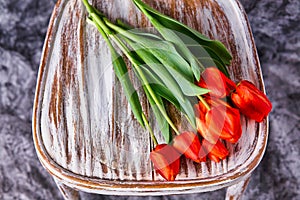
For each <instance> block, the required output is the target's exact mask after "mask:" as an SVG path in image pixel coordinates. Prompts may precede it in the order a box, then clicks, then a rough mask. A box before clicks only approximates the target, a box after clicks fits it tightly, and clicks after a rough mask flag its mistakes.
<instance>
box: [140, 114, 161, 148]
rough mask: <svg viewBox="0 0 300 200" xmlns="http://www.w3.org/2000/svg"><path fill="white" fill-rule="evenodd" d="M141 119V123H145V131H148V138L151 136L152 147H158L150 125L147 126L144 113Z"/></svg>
mask: <svg viewBox="0 0 300 200" xmlns="http://www.w3.org/2000/svg"><path fill="white" fill-rule="evenodd" d="M142 118H143V121H144V123H145V126H146V128H147V130H148V131H149V133H150V136H151V139H152V141H153V143H154V145H155V146H156V145H158V142H157V139H156V137H155V135H154V133H153V131H152V129H151V127H150V125H149V122H148V120H147V118H146V116H145V115H144V113H143V114H142Z"/></svg>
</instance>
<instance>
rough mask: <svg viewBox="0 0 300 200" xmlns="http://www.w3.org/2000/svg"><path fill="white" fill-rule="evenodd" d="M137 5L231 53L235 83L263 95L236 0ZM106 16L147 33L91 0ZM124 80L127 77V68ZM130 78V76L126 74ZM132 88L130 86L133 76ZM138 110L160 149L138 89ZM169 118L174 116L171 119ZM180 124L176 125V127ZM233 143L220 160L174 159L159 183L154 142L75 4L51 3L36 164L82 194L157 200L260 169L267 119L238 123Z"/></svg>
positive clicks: (132, 15)
mask: <svg viewBox="0 0 300 200" xmlns="http://www.w3.org/2000/svg"><path fill="white" fill-rule="evenodd" d="M145 2H146V3H148V4H150V5H151V6H152V7H154V8H156V9H158V10H159V11H161V12H162V13H165V14H167V15H169V16H171V17H173V18H175V19H177V20H179V21H181V22H183V23H185V24H187V25H188V26H190V27H192V28H195V29H197V30H198V31H200V32H201V33H203V34H205V35H207V36H208V37H210V38H213V39H218V40H220V41H221V42H223V43H224V44H225V46H226V47H227V48H228V49H229V51H230V52H231V53H232V56H233V60H232V64H231V66H229V72H230V75H231V78H232V79H233V80H234V81H239V80H241V79H247V80H250V81H252V82H253V83H254V84H256V85H257V86H258V87H259V88H261V89H262V90H264V84H263V80H262V75H261V69H260V64H259V60H258V56H257V52H256V47H255V44H254V40H253V37H252V33H251V30H250V26H249V24H248V21H247V18H246V14H245V12H244V10H243V8H242V7H241V4H240V3H239V2H238V1H236V0H209V1H202V0H147V1H145ZM94 5H96V7H97V8H98V9H99V10H101V11H102V12H103V13H104V14H106V15H107V16H108V17H109V18H110V19H112V20H114V19H116V18H120V19H123V20H125V21H126V22H127V23H129V24H131V25H132V26H134V27H149V26H150V24H149V22H148V21H147V20H146V18H145V17H144V16H142V14H141V13H140V12H139V11H138V10H137V9H136V8H135V7H134V5H133V4H132V2H131V1H130V0H115V1H112V0H97V1H94ZM129 73H131V74H132V72H131V71H129ZM131 77H132V76H131ZM133 81H134V83H135V86H136V88H138V87H139V85H138V81H137V80H136V79H135V78H134V77H133ZM139 93H140V95H141V96H142V99H141V101H142V106H143V110H144V111H145V112H146V114H147V116H148V117H149V119H150V124H151V126H152V127H153V129H154V132H155V134H156V136H157V138H158V141H159V143H162V142H164V140H163V138H162V137H161V136H160V134H159V130H158V126H157V124H156V122H155V120H153V117H152V116H153V114H152V113H151V112H150V111H149V105H148V103H147V101H146V99H145V97H144V95H143V93H142V92H141V90H140V91H139ZM170 113H171V115H173V116H172V118H174V119H178V118H180V117H181V116H178V113H176V112H172V109H171V108H170ZM176 121H178V123H177V124H176V125H177V126H178V127H186V126H185V124H184V120H176ZM242 126H243V134H242V137H241V139H240V140H239V142H238V143H237V144H234V145H233V144H230V143H227V144H226V146H227V148H228V149H229V152H230V155H229V157H228V158H227V159H225V160H223V161H221V162H220V163H214V162H211V161H207V162H205V163H204V162H203V163H200V164H196V163H193V162H191V161H189V160H185V159H184V158H182V162H181V163H182V164H181V171H180V174H179V175H178V177H177V178H176V181H172V182H167V181H164V180H163V179H162V178H161V177H160V176H159V175H158V174H156V173H155V171H154V170H153V167H152V164H151V162H150V160H149V153H150V150H151V149H152V148H153V143H152V142H151V140H150V137H149V133H148V132H147V131H145V130H144V129H142V128H141V127H140V126H139V124H138V123H137V121H136V120H135V119H134V117H133V114H132V113H131V110H130V106H129V105H128V103H127V100H126V98H125V95H124V93H123V90H122V87H121V85H120V83H119V82H118V81H117V79H116V77H115V75H114V72H113V69H112V65H111V60H110V53H109V50H108V48H107V46H106V43H105V42H104V40H103V38H102V37H101V36H100V34H99V33H98V31H97V30H96V28H95V27H94V26H93V25H91V24H88V23H87V22H86V11H85V8H84V6H83V5H82V3H81V1H80V0H72V1H71V0H60V1H58V3H57V5H56V7H55V9H54V11H53V15H52V18H51V21H50V25H49V29H48V34H47V38H46V41H45V45H44V50H43V56H42V60H41V65H40V71H39V77H38V83H37V90H36V99H35V105H34V116H33V133H34V141H35V147H36V150H37V154H38V157H39V159H40V161H41V163H42V164H43V166H44V167H45V168H46V169H47V170H48V171H49V173H51V175H52V176H53V177H54V178H55V179H57V180H59V181H61V182H62V183H64V184H66V185H68V186H70V187H73V188H76V189H79V190H83V191H86V192H94V193H101V194H113V195H117V194H120V195H124V194H127V195H161V194H179V193H192V192H205V191H211V190H216V189H219V188H223V187H226V186H230V185H233V184H236V183H237V182H239V181H242V180H244V179H245V178H247V177H248V176H249V175H250V173H251V172H252V171H253V170H254V169H255V168H256V166H257V165H258V164H259V162H260V160H261V158H262V156H263V153H264V150H265V148H266V142H267V136H268V122H267V120H265V121H263V122H262V123H256V122H254V121H253V120H248V119H246V118H242Z"/></svg>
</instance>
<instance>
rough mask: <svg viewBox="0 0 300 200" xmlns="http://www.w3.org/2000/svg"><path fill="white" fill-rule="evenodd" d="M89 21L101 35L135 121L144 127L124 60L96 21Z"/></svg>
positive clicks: (140, 109)
mask: <svg viewBox="0 0 300 200" xmlns="http://www.w3.org/2000/svg"><path fill="white" fill-rule="evenodd" d="M92 16H95V15H92ZM91 20H92V22H94V24H95V26H96V27H97V29H98V30H99V32H100V33H101V35H102V36H103V38H104V39H105V41H106V43H107V45H108V47H109V49H110V52H111V58H112V65H113V68H114V72H115V74H116V76H117V78H118V80H119V81H120V83H121V85H122V88H123V90H124V93H125V96H126V98H127V101H128V102H129V104H130V107H131V110H132V113H133V114H134V116H135V118H136V119H137V121H138V122H139V123H140V124H141V126H142V127H145V126H144V121H143V118H142V114H143V110H142V106H141V103H140V100H139V97H138V94H137V91H136V90H135V88H134V87H133V85H132V83H131V80H130V78H129V74H128V69H127V66H126V63H125V61H124V59H123V58H122V56H120V55H119V54H118V52H117V51H116V50H115V49H114V47H113V46H112V43H111V42H110V40H109V39H108V36H107V35H106V33H105V32H104V30H103V29H102V28H101V26H100V24H98V23H97V20H95V19H94V18H91ZM98 20H99V19H98Z"/></svg>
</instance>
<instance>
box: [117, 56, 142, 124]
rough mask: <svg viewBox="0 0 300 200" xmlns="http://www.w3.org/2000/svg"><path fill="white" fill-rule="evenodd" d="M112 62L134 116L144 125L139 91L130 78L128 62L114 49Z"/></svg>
mask: <svg viewBox="0 0 300 200" xmlns="http://www.w3.org/2000/svg"><path fill="white" fill-rule="evenodd" d="M112 64H113V68H114V71H115V74H116V76H117V78H118V79H119V81H120V83H121V85H122V88H123V90H124V93H125V96H126V98H127V100H128V102H129V104H130V107H131V110H132V112H133V114H134V116H135V117H136V119H137V121H138V122H139V123H140V124H141V125H142V126H143V127H144V123H143V119H142V113H143V110H142V106H141V103H140V100H139V97H138V94H137V91H136V90H135V89H134V87H133V85H132V83H131V80H130V78H129V74H128V70H127V67H126V63H125V62H124V59H123V58H122V57H121V56H120V55H118V54H117V53H116V52H114V51H112Z"/></svg>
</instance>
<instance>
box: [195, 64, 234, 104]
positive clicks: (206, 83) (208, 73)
mask: <svg viewBox="0 0 300 200" xmlns="http://www.w3.org/2000/svg"><path fill="white" fill-rule="evenodd" d="M196 84H197V85H198V86H199V87H202V88H207V89H209V90H210V92H209V93H208V94H209V95H211V96H212V97H216V98H224V97H225V96H228V95H229V93H230V91H231V90H234V89H235V87H236V86H235V83H234V82H233V81H232V80H230V79H229V78H228V77H227V76H225V74H223V73H222V72H221V71H220V70H218V68H215V67H209V68H206V69H205V70H204V72H203V73H202V74H201V77H200V81H199V82H197V83H196Z"/></svg>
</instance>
